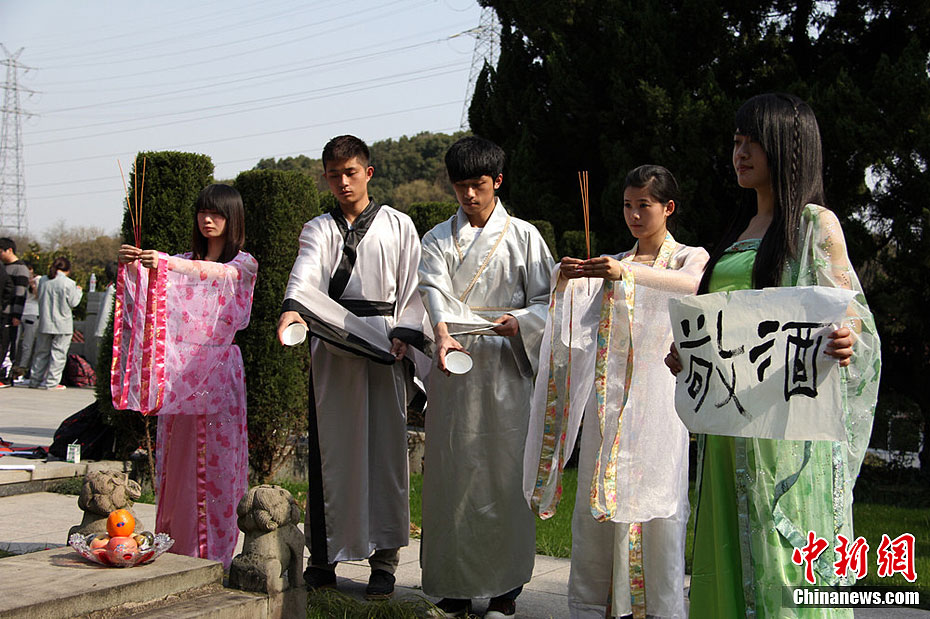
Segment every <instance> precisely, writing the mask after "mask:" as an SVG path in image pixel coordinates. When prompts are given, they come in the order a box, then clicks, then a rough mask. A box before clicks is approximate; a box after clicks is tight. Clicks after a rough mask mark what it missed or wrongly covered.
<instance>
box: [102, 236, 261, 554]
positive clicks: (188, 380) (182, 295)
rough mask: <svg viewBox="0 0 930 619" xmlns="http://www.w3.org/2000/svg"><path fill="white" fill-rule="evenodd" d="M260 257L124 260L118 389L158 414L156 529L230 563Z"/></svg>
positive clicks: (116, 336) (242, 482)
mask: <svg viewBox="0 0 930 619" xmlns="http://www.w3.org/2000/svg"><path fill="white" fill-rule="evenodd" d="M257 271H258V263H257V262H256V261H255V259H254V258H253V257H252V256H250V255H249V254H247V253H245V252H239V254H238V255H237V256H236V257H235V258H234V259H233V260H231V261H230V262H227V263H218V262H207V261H203V260H191V259H190V254H183V255H181V256H170V257H169V256H168V255H167V254H160V255H159V261H158V267H157V268H155V269H146V268H143V267H142V266H141V265H140V264H139V263H138V262H135V263H132V264H128V265H120V269H119V275H118V278H117V284H116V305H115V307H114V324H113V363H112V366H111V390H112V395H113V405H114V407H116V408H118V409H129V410H138V411H140V412H142V413H143V414H146V415H153V414H154V415H158V438H157V445H156V478H157V479H156V481H157V503H158V513H157V516H156V522H155V529H156V531H157V532H159V533H161V532H164V533H167V534H169V535H170V536H171V537H172V538H174V540H175V543H174V546H173V547H172V549H171V551H172V552H176V553H178V554H186V555H190V556H193V557H202V558H206V559H213V560H215V561H221V562H222V563H223V565H224V567H227V568H228V567H229V563H230V561H231V559H232V554H233V551H234V550H235V546H236V540H237V537H238V528H237V526H236V505H237V503H238V502H239V499H240V498H241V497H242V495H243V494H244V493H245V491H246V489H247V487H248V434H247V427H246V399H245V375H244V373H243V367H242V354H241V353H240V352H239V347H238V346H236V345H235V344H234V343H233V338H234V337H235V334H236V331H239V330H241V329H244V328H245V327H246V326H247V325H248V324H249V316H250V314H251V309H252V293H253V290H254V287H255V278H256V273H257Z"/></svg>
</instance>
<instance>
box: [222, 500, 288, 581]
mask: <svg viewBox="0 0 930 619" xmlns="http://www.w3.org/2000/svg"><path fill="white" fill-rule="evenodd" d="M236 513H237V514H238V515H239V519H238V524H239V528H240V529H241V530H242V532H243V533H245V541H244V542H243V545H242V553H241V554H238V555H236V557H235V558H234V559H233V560H232V564H231V565H230V568H229V586H230V587H232V588H235V589H241V590H243V591H259V592H262V593H272V594H274V593H281V592H282V591H284V590H286V589H289V588H294V587H301V586H303V556H304V536H303V534H302V533H301V532H300V529H298V528H297V523H298V522H300V508H299V507H298V506H297V501H295V500H294V497H293V496H291V493H290V492H288V491H287V490H285V489H284V488H281V487H280V486H271V485H267V484H266V485H261V486H255V487H254V488H250V489H249V491H248V492H247V493H246V495H245V496H244V497H242V500H241V501H239V506H238V507H237V508H236Z"/></svg>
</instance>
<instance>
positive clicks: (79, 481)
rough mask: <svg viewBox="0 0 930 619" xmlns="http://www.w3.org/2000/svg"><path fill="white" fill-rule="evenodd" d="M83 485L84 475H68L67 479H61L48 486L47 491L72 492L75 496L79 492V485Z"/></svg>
mask: <svg viewBox="0 0 930 619" xmlns="http://www.w3.org/2000/svg"><path fill="white" fill-rule="evenodd" d="M83 485H84V477H83V476H81V477H69V478H68V479H62V480H61V481H59V482H57V483H56V484H54V485H52V486H49V488H48V491H49V492H55V493H57V494H73V495H75V496H77V495H79V494H81V487H82V486H83Z"/></svg>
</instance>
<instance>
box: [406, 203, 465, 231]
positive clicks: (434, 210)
mask: <svg viewBox="0 0 930 619" xmlns="http://www.w3.org/2000/svg"><path fill="white" fill-rule="evenodd" d="M458 208H459V205H458V204H456V203H454V202H414V203H413V204H411V205H410V208H408V209H407V214H408V215H409V216H410V219H412V220H413V225H414V226H415V227H416V229H417V234H419V235H420V238H423V235H424V234H426V233H427V232H429V231H430V230H431V229H432V228H433V227H434V226H436V225H437V224H440V223H442V222H444V221H445V220H447V219H449V218H450V217H452V216H453V215H455V211H457V210H458Z"/></svg>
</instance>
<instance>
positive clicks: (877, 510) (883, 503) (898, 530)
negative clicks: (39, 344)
mask: <svg viewBox="0 0 930 619" xmlns="http://www.w3.org/2000/svg"><path fill="white" fill-rule="evenodd" d="M854 494H855V501H854V502H853V530H854V532H855V534H856V536H858V537H864V538H865V540H866V541H867V542H868V544H869V552H868V557H867V560H868V566H869V572H868V574H867V575H866V577H865V578H864V579H862V580H861V581H859V582H860V584H863V585H867V586H879V587H907V588H909V589H917V590H918V591H919V592H920V599H921V605H920V607H921V608H930V486H928V485H927V482H926V480H924V479H921V477H920V473H919V471H916V470H894V469H889V468H888V467H877V466H863V467H862V471H861V473H860V475H859V479H858V480H857V481H856V487H855V490H854ZM905 505H906V506H907V507H905ZM902 533H912V534H914V537H915V540H914V546H915V547H914V569H915V571H916V572H917V580H916V581H915V582H913V583H909V582H907V580H906V579H905V578H904V576H902V575H901V574H895V575H894V576H893V577H891V578H879V576H878V546H879V544H881V541H882V534H885V535H888V537H890V538H891V539H894V538H896V537H898V536H899V535H901V534H902Z"/></svg>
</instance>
